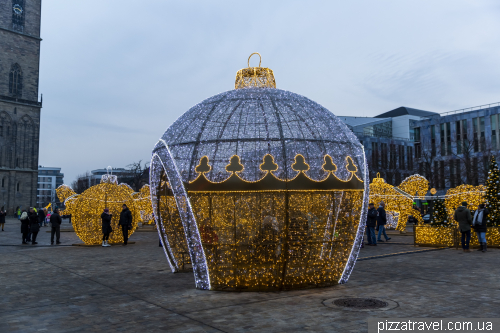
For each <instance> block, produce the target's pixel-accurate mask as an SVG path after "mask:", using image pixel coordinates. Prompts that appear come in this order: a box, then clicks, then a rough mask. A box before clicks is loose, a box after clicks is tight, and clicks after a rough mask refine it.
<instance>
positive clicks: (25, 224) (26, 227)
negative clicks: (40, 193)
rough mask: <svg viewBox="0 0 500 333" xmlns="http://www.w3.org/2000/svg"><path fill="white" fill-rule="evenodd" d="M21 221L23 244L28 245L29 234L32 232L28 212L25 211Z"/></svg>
mask: <svg viewBox="0 0 500 333" xmlns="http://www.w3.org/2000/svg"><path fill="white" fill-rule="evenodd" d="M19 219H20V220H21V233H22V234H23V244H28V234H29V232H30V220H29V217H28V212H27V211H25V210H23V213H22V214H21V216H20V217H19Z"/></svg>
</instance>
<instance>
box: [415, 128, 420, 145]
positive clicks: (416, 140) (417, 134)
mask: <svg viewBox="0 0 500 333" xmlns="http://www.w3.org/2000/svg"><path fill="white" fill-rule="evenodd" d="M414 141H415V142H420V127H415V140H414Z"/></svg>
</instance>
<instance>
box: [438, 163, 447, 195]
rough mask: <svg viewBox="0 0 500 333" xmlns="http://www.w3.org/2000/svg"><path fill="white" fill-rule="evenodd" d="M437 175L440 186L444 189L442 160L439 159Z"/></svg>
mask: <svg viewBox="0 0 500 333" xmlns="http://www.w3.org/2000/svg"><path fill="white" fill-rule="evenodd" d="M439 176H440V180H441V181H440V185H441V188H442V189H444V188H445V187H446V186H445V185H446V184H445V178H444V161H439Z"/></svg>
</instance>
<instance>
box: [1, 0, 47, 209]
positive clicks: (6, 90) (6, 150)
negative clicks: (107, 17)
mask: <svg viewBox="0 0 500 333" xmlns="http://www.w3.org/2000/svg"><path fill="white" fill-rule="evenodd" d="M41 6H42V3H41V0H2V1H0V207H2V206H3V207H4V208H5V209H6V210H7V212H8V213H9V214H11V213H13V211H14V209H15V208H16V207H17V206H21V208H22V209H27V208H28V207H31V206H35V205H36V195H37V193H36V191H37V180H38V146H39V137H40V111H41V108H42V102H41V101H39V100H38V77H39V68H40V42H41V41H42V40H41V38H40V16H41Z"/></svg>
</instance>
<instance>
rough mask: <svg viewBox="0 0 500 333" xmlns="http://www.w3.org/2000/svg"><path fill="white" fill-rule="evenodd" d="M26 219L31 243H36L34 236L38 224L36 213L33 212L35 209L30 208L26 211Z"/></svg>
mask: <svg viewBox="0 0 500 333" xmlns="http://www.w3.org/2000/svg"><path fill="white" fill-rule="evenodd" d="M28 219H29V221H30V231H31V245H36V244H38V243H37V242H36V236H37V235H38V232H39V231H40V224H39V222H38V221H39V220H38V215H37V213H35V210H34V209H33V208H30V212H29V213H28Z"/></svg>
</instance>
